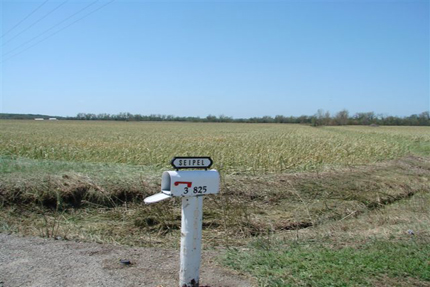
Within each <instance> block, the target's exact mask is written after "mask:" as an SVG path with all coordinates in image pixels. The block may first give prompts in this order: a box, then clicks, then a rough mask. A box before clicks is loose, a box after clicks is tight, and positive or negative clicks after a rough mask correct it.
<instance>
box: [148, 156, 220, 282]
mask: <svg viewBox="0 0 430 287" xmlns="http://www.w3.org/2000/svg"><path fill="white" fill-rule="evenodd" d="M171 164H172V166H173V167H174V168H176V171H165V172H163V176H162V179H161V193H157V194H154V195H151V196H149V197H147V198H145V200H144V201H145V203H147V204H150V203H156V202H159V201H162V200H165V199H168V198H171V197H182V219H181V254H180V258H181V266H180V268H181V269H180V271H179V286H180V287H199V281H200V261H201V247H202V220H203V196H204V195H207V194H217V193H219V185H220V175H219V173H218V171H216V170H214V169H213V170H207V169H208V168H209V167H210V166H211V165H212V159H211V158H210V157H175V158H173V159H172V162H171ZM184 168H204V169H205V171H195V170H191V171H179V169H184Z"/></svg>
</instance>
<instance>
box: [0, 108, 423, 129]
mask: <svg viewBox="0 0 430 287" xmlns="http://www.w3.org/2000/svg"><path fill="white" fill-rule="evenodd" d="M51 117H52V116H48V115H37V114H5V113H0V119H34V118H45V119H48V118H51ZM55 118H58V119H61V120H89V121H96V120H97V121H148V122H149V121H168V122H211V123H285V124H309V125H312V126H342V125H388V126H430V117H429V112H422V113H420V114H413V115H410V116H407V117H397V116H385V115H381V114H378V115H376V114H375V113H374V112H366V113H356V114H353V115H350V114H349V112H348V111H347V110H342V111H340V112H337V113H335V114H334V115H331V114H330V112H328V111H324V110H321V109H320V110H318V111H317V112H316V113H315V114H314V115H311V116H306V115H303V116H299V117H293V116H288V117H287V116H282V115H277V116H275V117H271V116H264V117H252V118H240V119H234V118H232V117H228V116H225V115H220V116H214V115H208V116H207V117H204V118H201V117H178V116H173V115H156V114H152V115H140V114H131V113H119V114H107V113H102V114H92V113H79V114H77V115H76V116H75V117H55Z"/></svg>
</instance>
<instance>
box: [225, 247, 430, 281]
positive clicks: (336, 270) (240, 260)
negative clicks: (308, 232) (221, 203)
mask: <svg viewBox="0 0 430 287" xmlns="http://www.w3.org/2000/svg"><path fill="white" fill-rule="evenodd" d="M429 258H430V245H429V244H428V242H427V243H423V242H414V241H413V240H409V241H378V240H375V241H369V242H367V243H365V244H363V245H361V246H358V247H342V248H339V249H336V248H331V247H327V246H324V245H323V244H319V243H316V242H310V243H309V242H308V243H293V244H284V243H280V242H273V241H265V240H258V241H255V242H253V243H252V244H251V245H250V246H249V249H247V250H243V249H230V250H229V251H228V252H227V254H226V256H225V258H224V259H223V261H224V263H225V264H226V265H227V266H230V267H232V268H234V269H236V270H240V271H242V272H244V273H248V274H250V275H252V276H254V277H256V278H257V279H258V280H259V285H260V286H271V287H272V286H374V285H375V283H376V282H378V281H379V280H381V279H382V278H384V277H388V278H398V280H397V281H398V282H403V283H405V282H407V281H408V280H409V279H411V280H412V281H414V280H418V281H421V282H423V284H424V282H427V284H429V283H430V265H429V264H430V262H429ZM381 281H382V280H381ZM403 286H405V285H403ZM417 286H418V285H417ZM419 286H424V285H419Z"/></svg>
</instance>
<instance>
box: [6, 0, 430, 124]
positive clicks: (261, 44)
mask: <svg viewBox="0 0 430 287" xmlns="http://www.w3.org/2000/svg"><path fill="white" fill-rule="evenodd" d="M45 1H46V0H30V1H29V0H27V1H19V0H13V1H12V0H3V1H2V2H1V25H2V27H1V28H2V38H1V39H0V40H1V43H2V44H1V45H2V46H1V53H2V59H1V61H2V63H1V107H0V112H3V113H41V114H49V115H60V116H66V115H69V116H73V115H76V114H77V113H79V112H87V113H96V114H97V113H119V112H130V113H139V114H166V115H176V116H201V117H205V116H207V115H208V114H213V115H221V114H224V115H226V116H232V117H235V118H240V117H253V116H264V115H269V116H275V115H278V114H280V115H286V116H289V115H293V116H299V115H302V114H306V115H312V114H314V113H315V112H316V111H317V110H318V109H324V110H328V111H330V112H332V113H335V112H337V111H339V110H341V109H344V108H345V109H347V110H349V111H350V113H356V112H367V111H374V112H375V113H382V114H387V115H398V116H406V115H411V114H415V113H421V112H423V111H428V110H429V108H430V103H429V102H430V100H429V97H430V95H429V94H430V92H429V86H430V84H429V66H430V60H429V53H430V52H429V29H430V28H429V11H430V7H429V1H428V0H427V1H426V0H421V1H413V0H410V1H389V0H386V1H383V0H382V1H381V0H380V1H366V0H362V1H347V0H345V1H335V0H332V1H276V2H274V1H258V2H257V1H247V2H244V1H187V2H181V1H152V2H151V1H124V0H116V1H114V2H112V3H110V2H111V1H109V0H99V1H97V2H95V3H93V2H94V0H82V1H76V0H75V1H73V0H69V1H65V0H49V1H47V2H46V3H45ZM64 2H65V3H64ZM91 3H93V4H92V5H90V4H91ZM106 4H107V5H106ZM103 5H105V6H103ZM87 6H88V7H87ZM102 6H103V7H102ZM85 7H87V8H85ZM100 7H102V8H101V9H99V8H100ZM96 9H99V10H97V11H95V10H96ZM79 11H82V12H79ZM92 11H95V12H94V13H92ZM89 13H92V14H90V15H88V16H86V17H84V16H85V15H87V14H89ZM30 14H31V15H30ZM74 14H75V15H74ZM29 15H30V16H29ZM73 15H74V16H73ZM82 17H84V18H82ZM81 18H82V19H81ZM74 22H75V23H74ZM58 23H59V24H58ZM57 24H58V25H57ZM54 25H57V26H54ZM52 27H53V28H52ZM45 38H46V39H45ZM44 39H45V40H44Z"/></svg>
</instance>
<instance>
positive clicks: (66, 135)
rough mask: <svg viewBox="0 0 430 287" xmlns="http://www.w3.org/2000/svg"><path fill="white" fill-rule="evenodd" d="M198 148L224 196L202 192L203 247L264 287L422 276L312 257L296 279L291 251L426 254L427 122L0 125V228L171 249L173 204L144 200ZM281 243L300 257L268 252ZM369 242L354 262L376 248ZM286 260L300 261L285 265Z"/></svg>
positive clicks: (426, 277)
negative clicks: (223, 252)
mask: <svg viewBox="0 0 430 287" xmlns="http://www.w3.org/2000/svg"><path fill="white" fill-rule="evenodd" d="M196 155H202V156H211V157H212V159H213V160H214V168H216V169H218V170H219V171H220V172H221V175H222V184H221V193H220V194H219V195H217V196H207V197H206V198H205V203H204V205H205V207H204V231H203V232H204V234H203V238H204V246H205V248H219V247H222V248H225V247H228V250H229V251H228V252H227V257H226V259H225V260H224V261H223V262H224V263H225V264H226V265H228V266H231V267H232V268H234V269H237V270H240V271H241V272H244V273H245V274H250V275H251V276H254V277H255V278H256V279H257V280H258V282H259V285H261V286H289V285H304V286H323V285H327V284H328V285H333V286H337V285H339V286H354V285H360V286H362V285H379V286H385V285H386V284H388V283H386V282H391V283H390V284H388V285H395V283H396V284H397V283H398V285H399V286H408V285H411V284H412V285H414V284H415V283H416V284H418V285H417V286H426V285H425V284H428V283H429V281H430V272H429V270H430V268H429V265H428V264H429V262H421V261H422V260H421V259H420V260H421V261H420V260H418V261H417V262H418V263H417V262H415V261H414V262H409V261H406V259H405V261H402V262H403V263H404V264H403V265H399V267H396V268H397V269H396V270H395V272H394V271H393V272H391V271H392V270H391V269H390V270H391V271H387V270H386V269H381V270H382V271H381V270H379V269H377V270H379V271H375V270H376V269H372V270H373V271H374V272H373V273H372V272H370V271H372V270H370V271H369V272H368V270H367V269H366V268H364V269H363V272H362V273H357V274H362V275H360V276H361V277H360V276H359V277H357V278H356V279H354V280H355V281H348V280H347V278H346V277H342V276H347V275H341V274H340V273H342V272H340V273H339V274H337V273H336V272H334V271H333V274H332V277H330V278H332V279H330V280H331V281H330V280H329V281H327V282H326V281H324V280H325V279H324V278H325V277H324V276H323V277H324V278H323V279H324V280H323V279H321V278H320V277H321V274H326V272H332V271H330V270H331V269H330V268H329V267H327V266H326V265H327V264H328V265H330V264H334V265H333V266H335V265H336V262H335V263H333V262H328V263H327V262H325V261H324V262H322V263H319V265H317V266H311V265H309V266H308V267H307V268H308V269H312V270H315V272H320V273H318V274H313V275H309V274H307V275H306V274H304V275H303V274H302V273H300V272H302V271H303V270H301V269H300V266H302V265H300V264H303V263H300V262H301V261H300V260H298V261H297V260H296V259H297V258H296V259H295V257H294V256H298V257H302V255H303V254H308V253H307V252H311V253H312V254H320V253H321V252H328V251H330V252H332V251H333V250H340V249H341V250H344V249H343V248H353V249H352V251H350V250H349V249H348V250H349V251H348V250H347V249H345V250H347V251H348V252H355V251H354V250H355V249H356V248H358V250H361V248H362V247H361V246H368V245H366V244H367V243H369V240H378V242H382V245H383V246H391V245H390V244H395V246H394V247H393V248H391V247H390V248H391V249H392V250H393V251H394V250H397V251H395V252H400V253H401V252H403V251H405V252H409V251H410V252H412V251H411V250H414V251H413V252H421V253H422V254H424V255H429V256H428V257H430V254H428V253H429V249H428V248H427V249H426V248H424V247H422V246H428V243H429V241H428V239H427V238H429V235H430V228H429V226H430V208H429V206H430V201H429V200H430V197H429V191H430V157H429V156H430V127H367V126H347V127H320V128H314V127H309V126H303V125H287V124H217V123H165V122H151V123H146V122H84V121H58V122H35V121H0V206H1V209H0V217H1V218H2V220H1V222H0V231H2V232H7V233H18V234H22V235H37V236H42V237H58V236H59V237H61V238H63V239H67V240H80V241H91V242H100V243H112V244H121V245H131V246H155V247H162V248H177V247H178V244H179V240H178V239H179V237H180V234H179V233H180V231H179V228H180V201H179V200H177V199H175V200H169V201H165V202H162V203H160V204H155V205H149V206H146V205H144V204H143V203H142V201H143V198H144V197H146V196H148V195H151V194H153V193H156V192H158V191H159V189H160V181H161V173H162V171H164V170H169V169H171V166H170V165H169V162H170V160H171V158H172V157H174V156H196ZM408 230H413V232H414V237H413V239H414V241H413V242H412V241H411V234H409V233H408V232H407V231H408ZM315 242H318V244H321V245H322V246H323V247H321V248H323V249H321V248H320V247H319V246H320V245H318V246H317V245H315ZM372 242H373V241H372ZM399 242H400V243H401V244H403V245H401V246H400V247H399V246H398V245H396V244H397V243H399ZM405 242H406V243H405ZM411 242H412V243H411ZM385 243H386V244H385ZM294 244H298V246H299V247H297V248H296V247H294V246H295V245H294ZM378 244H380V243H378ZM384 244H385V245H384ZM387 244H388V245H387ZM410 244H415V245H413V246H412V245H410ZM286 246H287V247H288V248H293V249H294V248H296V249H294V250H296V251H297V253H294V254H291V256H289V257H288V256H287V258H284V257H280V258H278V257H276V256H277V254H278V253H279V252H276V250H284V249H285V247H286ZM303 246H307V247H306V248H308V249H306V248H305V249H306V250H303V248H304V247H303ZM372 246H373V245H372ZM372 246H370V247H369V249H366V248H367V247H366V248H364V249H363V250H367V251H365V252H364V253H363V254H361V253H360V254H358V255H357V254H356V253H354V254H355V255H354V256H358V257H357V258H358V259H363V258H364V259H366V258H368V257H369V256H370V254H373V253H372V252H376V251H377V250H381V248H380V246H379V245H375V246H376V247H372ZM271 248H274V250H272V249H271ZM396 248H397V249H396ZM402 248H403V249H402ZM414 248H415V249H414ZM417 248H418V249H417ZM422 248H424V249H422ZM391 249H390V250H391ZM261 250H262V252H263V253H264V252H265V253H264V254H271V253H270V252H273V255H272V256H271V257H269V258H268V259H267V261H266V262H259V261H258V260H255V261H253V259H256V258H264V256H262V255H261V253H259V252H260V251H261ZM327 250H328V251H327ZM417 250H418V251H417ZM282 252H284V251H282ZM285 252H287V251H285ZM345 252H346V251H345ZM348 252H347V253H345V254H346V255H344V256H345V258H346V257H349V256H352V255H350V253H348ZM384 252H385V251H384ZM386 253H387V254H388V255H389V250H388V251H386ZM421 253H420V254H421ZM279 254H284V253H279ZM286 254H289V253H288V252H287V253H286ZM324 254H325V253H324ZM330 254H331V255H330V256H334V257H333V258H335V259H336V258H337V257H336V256H337V255H336V254H337V253H336V254H335V255H333V254H332V253H330ZM339 254H340V253H339ZM293 255H294V256H293ZM243 256H245V257H243ZM246 256H249V257H246ZM253 256H254V257H253ZM309 256H310V255H309ZM366 256H367V257H366ZM345 258H340V259H339V260H341V261H342V260H345ZM390 258H391V257H389V256H388V257H387V262H389V261H390V260H391V259H390ZM419 258H421V257H419ZM358 259H357V260H358ZM364 259H363V260H364ZM283 260H285V262H287V261H288V262H289V263H288V266H290V265H291V266H295V267H296V269H297V268H298V269H297V270H296V269H294V268H292V269H288V270H287V271H285V270H284V269H282V268H284V265H283V263H282V262H284V261H283ZM291 260H292V262H290V261H291ZM312 260H313V259H312ZM366 260H367V259H366ZM381 260H382V259H381ZM317 261H318V260H317ZM246 262H254V263H253V266H261V268H260V269H258V270H254V269H253V268H254V267H253V266H248V265H247V263H246ZM312 262H314V261H312ZM315 262H316V261H315ZM366 262H367V261H366ZM381 262H382V261H381ZM384 262H385V261H384ZM421 263H422V264H421ZM276 264H279V266H278V265H276ZM294 264H296V265H294ZM362 264H367V263H362ZM381 264H382V265H381V266H385V265H384V264H385V263H381ZM408 264H418V265H419V266H420V268H421V269H420V268H418V267H416V268H415V269H416V270H422V272H421V271H420V272H418V273H414V272H412V271H410V270H409V269H407V268H406V269H405V268H404V266H407V265H408ZM420 264H421V265H420ZM426 264H427V265H426ZM321 265H324V266H326V267H327V268H328V269H327V268H325V269H324V268H323V269H321V270H320V269H319V267H320V266H321ZM280 266H281V267H280ZM336 266H337V265H336ZM378 266H379V265H378ZM402 266H403V267H402ZM317 267H318V268H317ZM277 268H278V269H279V270H278V269H277ZM333 268H335V267H333ZM336 268H343V267H342V264H341V266H340V267H339V266H338V267H336ZM374 268H379V267H374ZM393 268H394V267H393ZM402 268H403V269H402ZM329 269H330V270H329ZM271 270H278V271H276V272H278V273H279V274H278V273H276V272H275V273H273V272H274V271H271ZM317 270H319V271H317ZM327 270H329V271H327ZM342 270H343V269H342ZM344 271H345V272H344V273H345V274H347V270H346V269H345V270H344ZM350 271H351V272H352V273H351V274H353V273H354V272H355V269H354V268H352V269H351V270H350ZM297 272H298V273H297ZM308 272H310V271H308ZM348 272H349V271H348ZM336 274H337V275H336ZM348 274H349V273H348ZM399 274H400V275H399ZM348 276H349V275H348ZM351 276H352V275H351ZM354 276H355V275H354ZM357 276H358V275H357ZM318 278H320V279H321V280H320V279H318ZM354 278H355V277H354ZM393 278H394V279H393ZM345 280H346V281H345ZM390 280H391V281H390ZM336 282H338V283H336ZM354 282H355V283H354ZM357 282H358V283H357ZM384 282H385V283H384ZM411 282H412V283H411ZM417 282H418V283H417ZM419 284H421V285H419Z"/></svg>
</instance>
